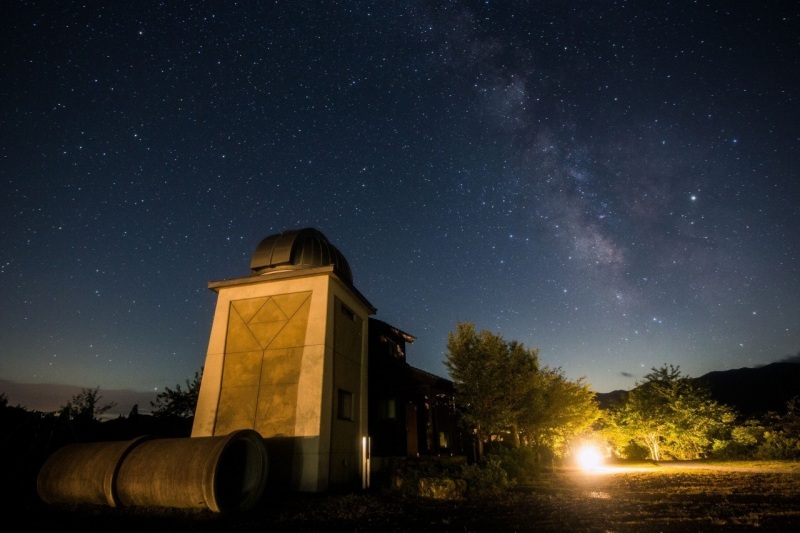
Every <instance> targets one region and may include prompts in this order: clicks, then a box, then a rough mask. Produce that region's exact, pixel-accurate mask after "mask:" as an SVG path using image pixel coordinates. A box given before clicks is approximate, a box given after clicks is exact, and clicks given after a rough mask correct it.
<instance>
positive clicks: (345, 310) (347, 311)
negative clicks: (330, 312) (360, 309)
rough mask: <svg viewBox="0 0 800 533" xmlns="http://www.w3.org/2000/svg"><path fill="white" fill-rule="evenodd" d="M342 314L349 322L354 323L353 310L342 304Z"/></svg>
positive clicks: (354, 315)
mask: <svg viewBox="0 0 800 533" xmlns="http://www.w3.org/2000/svg"><path fill="white" fill-rule="evenodd" d="M342 314H343V315H344V316H346V317H347V318H349V319H350V320H353V321H355V319H356V314H355V313H354V312H353V310H352V309H350V308H349V307H347V306H346V305H344V304H342Z"/></svg>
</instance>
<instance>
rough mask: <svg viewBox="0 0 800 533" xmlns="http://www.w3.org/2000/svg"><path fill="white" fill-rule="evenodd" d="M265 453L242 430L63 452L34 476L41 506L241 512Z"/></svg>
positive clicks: (258, 479)
mask: <svg viewBox="0 0 800 533" xmlns="http://www.w3.org/2000/svg"><path fill="white" fill-rule="evenodd" d="M266 481H267V451H266V446H265V445H264V440H263V439H262V437H261V435H260V434H259V433H258V432H256V431H253V430H250V429H243V430H239V431H234V432H233V433H230V434H228V435H226V436H224V437H192V438H185V439H153V438H149V437H146V436H145V437H139V438H137V439H133V440H131V441H125V442H95V443H79V444H70V445H67V446H64V447H63V448H60V449H59V450H57V451H56V452H55V453H53V454H52V455H51V456H50V457H49V458H48V459H47V461H45V464H44V465H43V466H42V468H41V470H40V471H39V476H38V479H37V489H38V492H39V497H40V498H41V499H42V500H43V501H44V502H45V503H90V504H102V505H110V506H112V507H117V506H156V507H159V506H160V507H183V508H186V507H195V508H208V509H210V510H212V511H215V512H225V511H243V510H247V509H250V508H251V507H253V506H254V505H255V504H256V503H257V502H258V500H259V499H260V498H261V496H262V494H263V492H264V487H265V486H266Z"/></svg>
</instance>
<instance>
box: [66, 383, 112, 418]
mask: <svg viewBox="0 0 800 533" xmlns="http://www.w3.org/2000/svg"><path fill="white" fill-rule="evenodd" d="M102 398H103V397H102V396H100V387H95V388H94V389H81V392H79V393H78V394H76V395H75V396H73V397H72V399H71V400H70V401H69V402H68V403H67V405H64V406H62V407H61V412H62V413H66V414H67V416H69V419H70V420H72V421H75V422H89V421H91V420H97V419H99V418H100V417H101V416H102V415H103V414H105V413H107V412H108V411H110V410H111V409H113V408H114V407H116V406H117V402H109V403H107V404H105V405H103V406H100V400H101V399H102Z"/></svg>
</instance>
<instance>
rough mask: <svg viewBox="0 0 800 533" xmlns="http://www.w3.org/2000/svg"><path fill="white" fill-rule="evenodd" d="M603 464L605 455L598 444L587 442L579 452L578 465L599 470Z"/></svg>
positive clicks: (586, 468)
mask: <svg viewBox="0 0 800 533" xmlns="http://www.w3.org/2000/svg"><path fill="white" fill-rule="evenodd" d="M602 464H603V456H602V455H601V454H600V450H598V449H597V447H596V446H593V445H591V444H587V445H585V446H583V447H581V449H580V451H579V452H578V466H579V467H580V468H581V469H583V470H597V469H598V468H600V467H601V466H602Z"/></svg>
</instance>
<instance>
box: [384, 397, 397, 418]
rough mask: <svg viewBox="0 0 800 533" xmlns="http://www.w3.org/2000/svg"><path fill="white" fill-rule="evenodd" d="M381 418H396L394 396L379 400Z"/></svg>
mask: <svg viewBox="0 0 800 533" xmlns="http://www.w3.org/2000/svg"><path fill="white" fill-rule="evenodd" d="M381 418H382V419H384V420H386V419H390V420H394V419H395V418H397V407H396V402H395V399H394V398H389V399H388V400H383V401H382V402H381Z"/></svg>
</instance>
